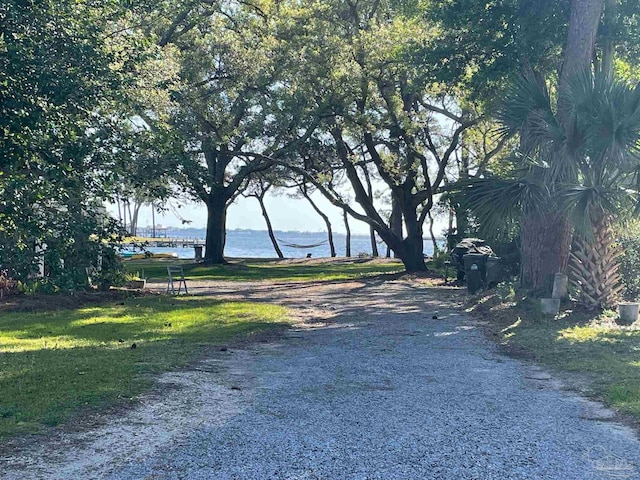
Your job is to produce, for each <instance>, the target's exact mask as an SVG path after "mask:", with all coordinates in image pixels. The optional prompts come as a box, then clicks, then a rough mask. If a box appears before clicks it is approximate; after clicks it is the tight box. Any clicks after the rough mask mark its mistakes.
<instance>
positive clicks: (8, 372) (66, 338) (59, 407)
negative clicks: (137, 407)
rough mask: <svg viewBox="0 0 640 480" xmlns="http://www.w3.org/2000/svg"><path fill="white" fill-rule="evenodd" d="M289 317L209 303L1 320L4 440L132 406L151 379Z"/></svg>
mask: <svg viewBox="0 0 640 480" xmlns="http://www.w3.org/2000/svg"><path fill="white" fill-rule="evenodd" d="M285 317H286V311H285V310H284V309H283V308H280V307H276V306H270V305H255V304H249V303H231V302H224V301H220V300H214V299H211V298H206V297H205V298H203V297H200V298H194V297H183V298H174V297H155V298H138V299H131V300H128V301H125V305H107V306H102V307H94V308H85V309H79V310H75V311H74V310H71V311H60V312H54V313H47V312H39V313H12V314H0V367H1V368H0V392H2V395H0V437H2V436H6V435H11V434H16V433H26V432H33V431H36V430H38V429H39V428H40V427H41V426H43V425H57V424H58V423H60V422H61V421H63V420H64V419H66V418H68V417H69V416H70V415H72V414H73V413H75V412H77V411H79V410H82V409H86V408H88V407H99V406H102V405H106V404H110V403H113V402H118V401H129V400H131V399H132V398H133V397H135V396H136V395H138V394H140V393H141V392H143V391H144V390H145V389H146V388H148V387H149V386H150V385H151V384H152V380H151V377H150V376H149V374H152V373H157V372H162V371H166V370H170V369H173V368H177V367H181V366H185V365H187V364H189V363H190V362H191V361H193V360H194V359H196V358H198V357H199V356H201V355H203V354H204V353H206V351H207V348H208V347H209V346H211V345H215V344H216V343H218V344H219V343H224V342H228V341H230V340H232V339H235V338H238V337H241V336H243V335H248V334H252V333H257V332H262V331H265V330H270V329H281V328H283V327H284V325H285V323H284V321H285V320H286V318H285ZM134 344H135V347H136V348H132V346H133V345H134Z"/></svg>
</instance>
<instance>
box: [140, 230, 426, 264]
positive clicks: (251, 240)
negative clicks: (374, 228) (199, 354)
mask: <svg viewBox="0 0 640 480" xmlns="http://www.w3.org/2000/svg"><path fill="white" fill-rule="evenodd" d="M168 236H169V237H170V238H189V239H199V240H202V241H204V237H205V230H204V229H194V228H191V229H175V230H169V232H168ZM276 237H277V239H278V243H279V244H280V248H281V250H282V253H283V254H284V256H285V257H287V258H304V257H306V256H307V254H308V253H310V254H311V255H312V257H313V258H320V257H330V256H331V251H330V249H329V243H328V241H327V234H326V233H324V232H276ZM333 240H334V244H335V247H336V253H337V254H338V256H340V257H344V256H345V255H346V244H345V242H346V237H345V235H344V234H339V233H337V234H334V236H333ZM317 244H320V245H318V246H315V247H311V246H310V245H317ZM287 245H304V246H305V248H294V247H291V246H287ZM146 250H148V251H150V252H153V253H175V254H177V255H178V257H180V258H194V250H193V247H189V248H182V247H178V248H165V247H148V248H147V249H146ZM378 250H379V252H380V255H382V256H384V255H385V253H386V251H387V246H386V245H385V244H384V243H379V244H378ZM136 253H139V252H136ZM360 253H365V254H371V240H370V238H369V236H368V235H352V236H351V255H352V256H357V255H358V254H360ZM424 253H425V255H431V254H432V253H433V244H432V243H431V240H430V239H425V240H424ZM224 254H225V256H227V257H238V258H277V254H276V252H275V250H274V249H273V245H272V244H271V240H270V239H269V234H268V233H267V232H266V231H263V230H229V231H228V232H227V243H226V246H225V250H224Z"/></svg>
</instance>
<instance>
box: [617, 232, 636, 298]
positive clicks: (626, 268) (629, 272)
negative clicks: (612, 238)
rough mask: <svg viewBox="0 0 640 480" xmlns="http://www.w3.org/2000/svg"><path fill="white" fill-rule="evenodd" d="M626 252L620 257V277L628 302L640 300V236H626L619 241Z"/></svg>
mask: <svg viewBox="0 0 640 480" xmlns="http://www.w3.org/2000/svg"><path fill="white" fill-rule="evenodd" d="M618 244H619V245H620V246H621V247H622V249H623V250H624V254H623V255H622V256H621V257H620V259H619V260H620V276H621V277H622V283H623V284H624V292H623V295H624V297H625V299H627V300H636V299H638V298H640V236H636V235H625V236H622V237H621V238H619V239H618Z"/></svg>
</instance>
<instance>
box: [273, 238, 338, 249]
mask: <svg viewBox="0 0 640 480" xmlns="http://www.w3.org/2000/svg"><path fill="white" fill-rule="evenodd" d="M278 241H279V242H281V243H282V240H280V239H278ZM325 243H327V240H324V241H322V242H320V243H312V244H311V245H299V244H297V243H282V245H284V246H285V247H290V248H300V249H304V248H316V247H320V246H322V245H324V244H325Z"/></svg>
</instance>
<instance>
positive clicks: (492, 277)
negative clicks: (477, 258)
mask: <svg viewBox="0 0 640 480" xmlns="http://www.w3.org/2000/svg"><path fill="white" fill-rule="evenodd" d="M501 281H502V258H500V257H489V258H487V276H486V282H487V285H488V286H489V287H493V286H495V285H497V284H498V283H500V282H501Z"/></svg>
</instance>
